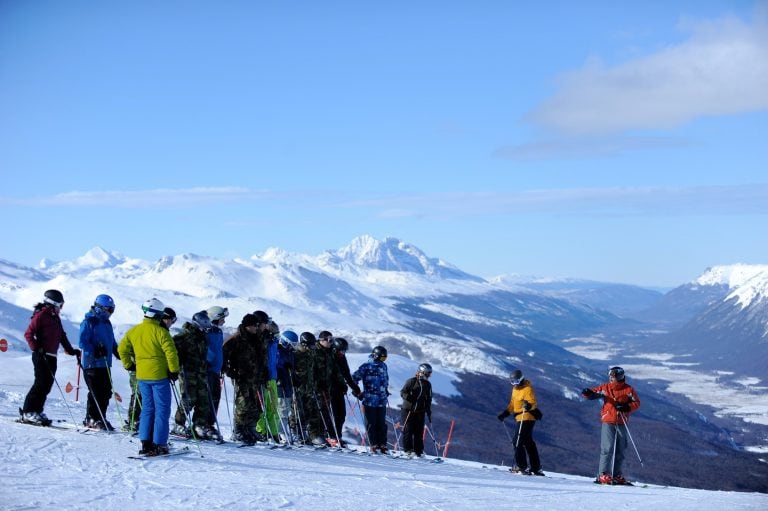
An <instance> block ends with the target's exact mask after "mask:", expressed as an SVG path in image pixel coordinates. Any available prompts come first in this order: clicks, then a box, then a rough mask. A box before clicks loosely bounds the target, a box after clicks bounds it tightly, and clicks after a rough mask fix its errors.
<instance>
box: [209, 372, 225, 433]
mask: <svg viewBox="0 0 768 511" xmlns="http://www.w3.org/2000/svg"><path fill="white" fill-rule="evenodd" d="M205 390H206V391H207V392H208V403H209V405H210V406H211V415H213V421H214V422H215V423H216V429H217V430H218V433H219V436H218V438H217V439H216V441H217V442H219V443H222V442H223V441H224V439H223V438H222V437H221V426H219V417H218V414H217V413H216V410H215V407H214V406H213V396H212V395H211V386H210V384H209V383H208V375H207V374H206V375H205Z"/></svg>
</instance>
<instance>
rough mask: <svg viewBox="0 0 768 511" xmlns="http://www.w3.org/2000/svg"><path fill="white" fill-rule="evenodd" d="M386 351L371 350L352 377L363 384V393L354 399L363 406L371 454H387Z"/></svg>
mask: <svg viewBox="0 0 768 511" xmlns="http://www.w3.org/2000/svg"><path fill="white" fill-rule="evenodd" d="M386 359H387V349H386V348H385V347H384V346H376V347H375V348H373V351H372V352H371V354H370V356H369V357H368V361H367V362H365V363H363V364H362V365H361V366H360V367H359V368H358V369H357V371H355V372H354V374H353V375H352V379H353V380H355V382H359V381H362V382H363V391H362V392H359V393H358V394H357V395H356V396H355V397H357V398H358V399H360V400H361V401H362V403H363V405H364V406H365V429H366V431H367V433H368V439H369V440H370V442H371V452H373V453H377V452H380V453H381V454H387V452H389V451H388V449H387V401H388V396H389V390H388V389H389V373H388V372H387V364H385V363H384V361H385V360H386Z"/></svg>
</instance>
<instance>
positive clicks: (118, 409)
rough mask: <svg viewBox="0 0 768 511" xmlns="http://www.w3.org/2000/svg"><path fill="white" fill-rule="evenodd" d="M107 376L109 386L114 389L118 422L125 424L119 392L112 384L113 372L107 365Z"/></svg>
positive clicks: (113, 394) (113, 395)
mask: <svg viewBox="0 0 768 511" xmlns="http://www.w3.org/2000/svg"><path fill="white" fill-rule="evenodd" d="M106 359H107V357H104V360H106ZM107 376H109V386H110V388H111V389H112V397H113V398H115V410H116V411H117V420H118V421H119V422H118V424H122V423H123V414H121V413H120V401H118V400H117V392H116V391H115V384H114V383H113V382H112V370H111V369H110V368H109V365H107ZM106 425H107V423H106V422H105V423H104V426H106Z"/></svg>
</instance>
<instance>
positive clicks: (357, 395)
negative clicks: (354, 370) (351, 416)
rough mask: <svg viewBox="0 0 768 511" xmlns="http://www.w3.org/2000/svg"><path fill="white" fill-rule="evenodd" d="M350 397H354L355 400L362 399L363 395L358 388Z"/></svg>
mask: <svg viewBox="0 0 768 511" xmlns="http://www.w3.org/2000/svg"><path fill="white" fill-rule="evenodd" d="M352 395H353V396H355V397H356V398H357V399H363V393H362V392H361V391H360V389H359V388H357V389H355V390H353V391H352Z"/></svg>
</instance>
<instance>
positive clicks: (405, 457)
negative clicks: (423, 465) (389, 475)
mask: <svg viewBox="0 0 768 511" xmlns="http://www.w3.org/2000/svg"><path fill="white" fill-rule="evenodd" d="M389 457H390V458H392V459H395V460H407V461H410V460H413V461H421V462H428V463H442V462H443V458H432V459H429V458H427V457H425V456H421V457H420V456H415V455H409V454H402V453H392V454H390V455H389Z"/></svg>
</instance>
